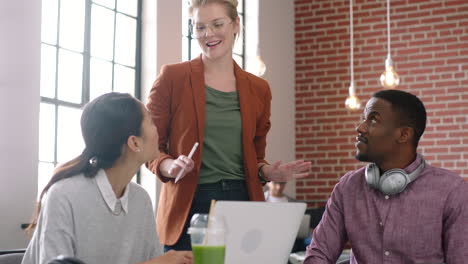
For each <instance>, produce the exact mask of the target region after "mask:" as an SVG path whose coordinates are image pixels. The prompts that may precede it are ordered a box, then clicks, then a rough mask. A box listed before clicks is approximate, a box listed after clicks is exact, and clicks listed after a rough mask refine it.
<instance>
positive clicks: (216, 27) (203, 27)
mask: <svg viewBox="0 0 468 264" xmlns="http://www.w3.org/2000/svg"><path fill="white" fill-rule="evenodd" d="M231 23H232V20H229V19H227V18H221V19H216V20H215V21H213V22H211V23H208V24H201V23H197V24H195V25H193V24H190V33H191V34H192V38H194V39H198V38H203V37H205V36H206V32H208V28H209V29H210V30H211V32H213V34H220V33H223V32H224V31H225V30H226V28H227V25H229V24H231Z"/></svg>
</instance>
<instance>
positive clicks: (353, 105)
mask: <svg viewBox="0 0 468 264" xmlns="http://www.w3.org/2000/svg"><path fill="white" fill-rule="evenodd" d="M345 107H346V109H348V110H351V111H354V110H358V109H360V108H361V100H359V98H358V97H357V96H356V91H355V89H354V84H351V86H349V96H348V98H346V101H345Z"/></svg>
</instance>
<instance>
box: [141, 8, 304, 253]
mask: <svg viewBox="0 0 468 264" xmlns="http://www.w3.org/2000/svg"><path fill="white" fill-rule="evenodd" d="M189 14H190V16H191V18H192V37H193V38H195V39H197V40H198V44H199V45H200V48H201V51H202V54H201V55H200V56H199V57H198V58H195V59H193V60H191V61H188V62H183V63H178V64H172V65H165V66H163V68H162V70H161V73H160V74H159V76H158V78H157V79H156V81H155V82H154V85H153V88H152V90H151V93H150V95H149V102H148V104H147V107H148V109H149V110H150V112H151V115H152V118H153V120H154V122H155V124H156V126H157V127H158V132H159V135H160V138H159V150H160V151H161V157H160V158H159V159H156V160H154V161H152V162H149V163H147V166H148V168H149V169H150V170H151V171H153V172H154V173H155V174H157V176H158V177H159V178H160V179H161V181H162V182H163V183H164V184H163V187H162V192H161V198H160V203H159V206H158V212H157V227H158V235H159V238H160V241H161V243H162V244H164V245H166V247H165V250H169V249H176V250H188V249H190V238H189V236H188V235H187V234H186V233H187V227H188V225H189V222H190V219H191V217H192V215H193V214H194V213H207V212H208V210H209V206H210V201H211V200H212V199H215V200H240V201H249V200H250V201H264V196H263V191H262V182H264V181H269V180H276V181H288V180H291V179H295V178H301V177H306V176H307V175H308V173H307V172H308V170H309V169H310V162H304V161H302V160H298V161H293V162H289V163H286V164H282V163H281V161H280V162H276V163H274V164H272V165H269V164H268V162H267V161H266V160H265V147H266V136H267V133H268V131H269V129H270V105H271V91H270V87H269V85H268V83H267V82H266V81H265V80H263V79H261V78H259V77H257V76H254V75H252V74H250V73H247V72H245V71H244V70H242V69H241V68H240V67H239V66H238V65H237V64H236V63H235V62H234V60H233V59H232V53H233V46H234V42H235V40H236V37H237V35H238V34H239V31H240V20H239V16H238V14H237V1H236V0H192V1H190V7H189ZM195 142H199V143H200V147H199V148H198V149H197V150H196V152H195V154H194V155H193V157H192V158H188V157H187V156H186V155H187V154H188V153H189V152H190V150H191V149H192V146H193V145H194V143H195ZM181 170H182V172H181ZM179 173H181V175H182V177H183V179H182V180H180V181H178V182H177V183H176V182H175V178H176V177H177V175H178V174H179Z"/></svg>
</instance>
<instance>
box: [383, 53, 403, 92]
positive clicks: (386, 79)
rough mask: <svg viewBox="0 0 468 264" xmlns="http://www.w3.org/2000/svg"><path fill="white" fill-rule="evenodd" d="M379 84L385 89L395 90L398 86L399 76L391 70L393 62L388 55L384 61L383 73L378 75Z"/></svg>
mask: <svg viewBox="0 0 468 264" xmlns="http://www.w3.org/2000/svg"><path fill="white" fill-rule="evenodd" d="M380 84H381V85H382V86H383V87H384V88H387V89H392V88H395V87H397V86H398V84H400V76H398V73H396V71H395V69H394V68H393V61H392V58H391V57H390V54H389V55H388V57H387V59H386V60H385V71H384V72H383V73H382V75H380Z"/></svg>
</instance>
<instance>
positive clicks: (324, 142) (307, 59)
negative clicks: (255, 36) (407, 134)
mask: <svg viewBox="0 0 468 264" xmlns="http://www.w3.org/2000/svg"><path fill="white" fill-rule="evenodd" d="M295 12H296V13H295V15H296V16H295V17H296V21H295V25H296V32H295V38H296V157H297V158H298V159H306V160H311V161H312V166H313V168H312V176H311V177H310V178H308V179H306V180H300V181H298V182H297V186H296V187H297V188H296V190H297V198H298V199H301V200H308V201H311V202H310V204H309V205H310V206H316V205H319V204H322V202H320V201H323V200H325V199H327V198H328V197H329V195H330V192H331V191H332V188H333V186H334V185H335V184H336V183H337V182H338V180H339V178H340V177H341V176H343V175H344V174H345V173H346V172H347V171H350V170H354V169H357V168H359V167H361V166H363V165H364V164H363V163H360V162H358V161H356V160H355V159H354V154H355V148H354V142H355V135H356V132H355V130H354V128H355V126H356V124H357V122H358V121H359V119H360V115H362V109H361V110H359V111H357V112H349V111H347V110H346V109H345V108H344V101H345V99H346V97H347V95H348V87H349V81H350V75H349V74H350V72H349V63H350V62H349V60H350V58H349V1H348V0H295ZM386 27H387V26H386V1H385V0H355V1H354V47H355V49H354V68H355V80H356V88H357V93H358V96H359V98H360V99H361V101H362V103H363V105H365V103H366V102H367V100H368V99H369V98H370V96H371V95H372V94H373V93H374V92H376V91H378V90H380V89H382V87H381V86H380V84H379V81H378V79H379V77H380V74H381V73H382V71H383V70H384V61H385V58H386V55H387V31H386ZM391 35H392V37H391V47H392V48H391V51H392V59H393V61H394V64H395V69H396V71H397V72H398V74H399V75H400V80H401V82H400V86H399V87H398V89H402V90H406V91H409V92H411V93H414V94H416V95H417V96H419V97H420V98H421V99H422V101H423V102H424V104H425V105H426V108H427V112H428V124H427V129H426V132H425V134H424V136H423V138H422V139H421V142H420V147H419V152H421V153H423V154H424V156H425V158H426V160H427V161H428V162H430V163H431V164H433V165H435V166H440V167H444V168H447V169H450V170H453V171H455V172H457V173H459V174H460V175H462V176H463V177H465V179H466V180H468V1H467V0H458V1H449V0H444V1H439V0H432V1H427V0H399V1H396V0H393V1H391Z"/></svg>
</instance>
